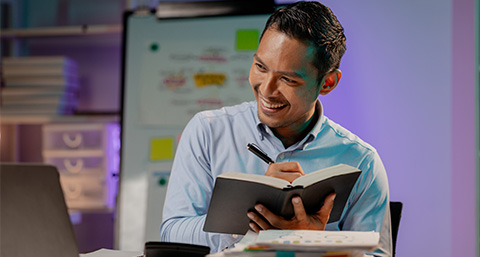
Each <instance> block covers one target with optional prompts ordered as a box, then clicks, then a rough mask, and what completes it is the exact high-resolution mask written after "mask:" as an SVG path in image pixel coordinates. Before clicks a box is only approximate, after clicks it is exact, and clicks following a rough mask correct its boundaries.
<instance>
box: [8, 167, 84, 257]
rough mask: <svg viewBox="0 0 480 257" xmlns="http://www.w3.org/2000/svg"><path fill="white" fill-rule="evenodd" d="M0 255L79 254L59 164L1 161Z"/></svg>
mask: <svg viewBox="0 0 480 257" xmlns="http://www.w3.org/2000/svg"><path fill="white" fill-rule="evenodd" d="M0 256H5V257H6V256H8V257H27V256H32V257H33V256H34V257H78V256H79V253H78V247H77V242H76V239H75V234H74V232H73V226H72V223H71V222H70V217H69V215H68V211H67V206H66V204H65V199H64V196H63V191H62V188H61V186H60V180H59V174H58V171H57V168H56V167H54V166H50V165H46V164H25V163H22V164H20V163H0Z"/></svg>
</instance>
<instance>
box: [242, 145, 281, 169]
mask: <svg viewBox="0 0 480 257" xmlns="http://www.w3.org/2000/svg"><path fill="white" fill-rule="evenodd" d="M247 149H248V150H250V152H252V153H254V154H255V155H256V156H258V157H260V159H262V160H263V161H264V162H266V163H268V164H272V163H274V161H273V160H272V159H270V157H268V155H267V154H266V153H265V152H264V151H262V150H261V149H260V148H259V147H258V146H257V145H256V144H253V143H252V144H251V143H249V144H247Z"/></svg>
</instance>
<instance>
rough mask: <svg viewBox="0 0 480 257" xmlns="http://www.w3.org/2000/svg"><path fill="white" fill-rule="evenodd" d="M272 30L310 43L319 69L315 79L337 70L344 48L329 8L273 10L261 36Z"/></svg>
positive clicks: (316, 5)
mask: <svg viewBox="0 0 480 257" xmlns="http://www.w3.org/2000/svg"><path fill="white" fill-rule="evenodd" d="M270 28H272V29H275V30H278V31H280V32H282V33H285V34H286V35H288V36H289V37H292V38H295V39H298V40H301V41H304V42H306V43H309V44H313V46H314V47H315V49H316V51H315V58H314V61H313V65H314V66H315V67H316V68H317V70H318V77H317V80H318V81H319V82H320V80H321V79H322V78H323V77H324V76H325V75H326V74H327V73H329V72H331V71H333V70H335V69H338V68H339V67H340V61H341V59H342V56H343V54H344V53H345V50H346V49H347V46H346V37H345V35H344V33H343V27H342V25H341V24H340V22H339V21H338V20H337V17H336V16H335V15H334V14H333V12H332V10H330V8H328V7H326V6H325V5H323V4H321V3H318V2H296V3H292V4H289V5H286V6H284V7H282V8H280V9H278V10H276V11H275V12H274V13H273V14H272V15H271V16H270V18H269V19H268V21H267V23H266V25H265V28H264V30H263V32H262V36H261V37H260V40H261V38H262V37H263V34H264V33H265V31H267V30H268V29H270Z"/></svg>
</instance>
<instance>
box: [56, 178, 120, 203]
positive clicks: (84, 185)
mask: <svg viewBox="0 0 480 257" xmlns="http://www.w3.org/2000/svg"><path fill="white" fill-rule="evenodd" d="M114 180H116V179H115V178H111V179H106V178H104V177H101V176H60V183H61V185H62V189H63V193H64V195H65V201H66V203H67V206H68V208H70V209H105V208H112V207H113V206H114V200H115V199H114V198H115V194H114V193H115V192H116V186H114V185H113V183H114V182H116V181H114Z"/></svg>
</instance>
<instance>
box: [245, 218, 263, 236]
mask: <svg viewBox="0 0 480 257" xmlns="http://www.w3.org/2000/svg"><path fill="white" fill-rule="evenodd" d="M248 226H249V227H250V229H251V230H253V232H255V233H257V234H258V233H260V230H261V229H260V227H259V226H258V225H257V224H255V222H253V221H250V223H248Z"/></svg>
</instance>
